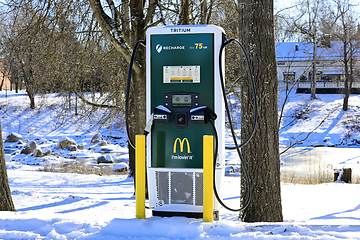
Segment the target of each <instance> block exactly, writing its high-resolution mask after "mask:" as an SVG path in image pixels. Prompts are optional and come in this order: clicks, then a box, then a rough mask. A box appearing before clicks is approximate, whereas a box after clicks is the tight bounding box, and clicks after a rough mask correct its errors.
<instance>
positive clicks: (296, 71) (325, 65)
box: [276, 42, 360, 93]
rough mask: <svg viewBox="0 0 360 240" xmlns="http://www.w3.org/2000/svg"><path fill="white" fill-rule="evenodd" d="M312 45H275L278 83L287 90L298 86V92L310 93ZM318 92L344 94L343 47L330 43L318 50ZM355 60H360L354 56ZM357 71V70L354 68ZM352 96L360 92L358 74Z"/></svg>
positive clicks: (302, 43) (355, 77)
mask: <svg viewBox="0 0 360 240" xmlns="http://www.w3.org/2000/svg"><path fill="white" fill-rule="evenodd" d="M313 49H314V47H313V43H307V42H281V43H277V44H276V60H277V70H278V80H279V82H280V81H282V82H285V83H286V86H287V87H289V88H290V87H291V86H292V84H293V83H296V89H297V92H299V93H304V92H305V93H306V92H310V89H311V79H312V74H313V73H312V72H313V70H312V62H313ZM317 53H318V54H317V59H318V61H317V74H316V78H317V83H316V92H317V93H342V92H343V90H344V81H345V74H344V64H343V59H344V57H343V45H342V43H341V42H331V44H329V45H327V46H318V49H317ZM354 56H355V57H354V60H355V62H356V59H357V58H358V57H359V53H355V55H354ZM355 69H356V67H355ZM353 77H354V81H353V84H352V91H351V92H352V93H360V82H359V77H358V76H357V74H354V75H353Z"/></svg>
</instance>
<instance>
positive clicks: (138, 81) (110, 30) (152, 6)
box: [89, 0, 212, 176]
mask: <svg viewBox="0 0 360 240" xmlns="http://www.w3.org/2000/svg"><path fill="white" fill-rule="evenodd" d="M89 3H90V6H91V8H92V10H93V13H94V16H95V17H96V20H97V22H98V23H99V26H100V27H101V30H102V33H103V34H104V36H105V37H106V38H107V39H108V40H109V41H110V43H111V44H112V45H113V46H114V48H115V49H116V50H117V51H118V53H119V54H120V55H121V56H122V57H123V59H124V60H125V61H126V62H127V63H129V62H130V58H131V53H132V52H133V48H134V46H135V45H136V43H137V42H138V41H139V40H144V39H145V34H146V30H147V28H149V27H151V26H156V25H158V24H167V23H169V24H196V23H200V22H201V19H200V17H201V16H204V15H206V16H207V18H210V17H209V16H210V14H209V11H211V9H212V8H209V7H207V9H206V11H205V10H204V9H203V8H201V4H202V3H200V5H199V3H198V2H197V1H190V0H182V1H180V4H177V3H176V2H174V1H164V2H162V3H160V1H157V0H149V1H147V2H146V4H144V3H145V2H142V1H136V0H126V1H118V5H116V3H115V2H114V1H112V0H108V1H107V3H106V4H105V3H103V2H102V1H100V0H89ZM211 3H212V1H211V2H210V5H211ZM127 5H129V9H130V11H129V12H128V11H127V9H126V7H127ZM119 8H120V10H119ZM106 9H109V11H106ZM201 9H203V11H201ZM204 11H205V12H204ZM129 21H130V22H129ZM130 23H131V24H130ZM126 32H128V33H129V34H125V33H126ZM144 66H145V51H144V49H143V48H141V47H140V48H139V49H138V53H137V55H136V61H135V62H134V66H133V70H132V86H131V91H130V93H131V95H130V105H129V106H130V110H129V116H128V118H130V119H132V121H131V122H129V123H130V124H129V125H130V126H129V127H130V137H131V138H134V135H135V134H141V133H143V130H144V128H145V99H146V98H145V85H146V84H145V67H144ZM128 146H129V158H130V171H129V172H130V175H131V176H133V174H134V173H135V172H134V169H135V166H134V154H135V152H134V149H133V148H132V147H131V146H130V144H129V145H128Z"/></svg>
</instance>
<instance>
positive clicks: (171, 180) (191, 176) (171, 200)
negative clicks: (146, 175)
mask: <svg viewBox="0 0 360 240" xmlns="http://www.w3.org/2000/svg"><path fill="white" fill-rule="evenodd" d="M155 178H156V195H157V200H158V203H159V205H160V206H162V205H163V204H187V205H197V206H202V205H203V174H202V173H199V172H172V171H155Z"/></svg>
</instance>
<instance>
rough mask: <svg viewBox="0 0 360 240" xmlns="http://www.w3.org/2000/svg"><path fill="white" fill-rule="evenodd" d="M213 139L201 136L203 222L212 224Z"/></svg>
mask: <svg viewBox="0 0 360 240" xmlns="http://www.w3.org/2000/svg"><path fill="white" fill-rule="evenodd" d="M213 139H214V137H213V136H203V169H204V175H203V181H204V196H203V220H204V221H205V222H213V221H214V214H213V205H214V198H213V177H214V176H213V168H214V167H213V159H214V142H213V141H214V140H213Z"/></svg>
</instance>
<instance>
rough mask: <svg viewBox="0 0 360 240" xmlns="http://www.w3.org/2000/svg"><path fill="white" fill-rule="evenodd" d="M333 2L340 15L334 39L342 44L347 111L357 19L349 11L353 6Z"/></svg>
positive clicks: (336, 1) (338, 1)
mask: <svg viewBox="0 0 360 240" xmlns="http://www.w3.org/2000/svg"><path fill="white" fill-rule="evenodd" d="M334 2H335V3H336V5H337V9H338V12H340V13H341V17H340V19H339V23H338V24H337V25H336V29H335V31H334V33H335V38H336V39H339V40H340V42H341V44H342V46H341V47H340V49H341V50H342V53H341V55H342V63H343V65H344V74H345V82H344V85H345V86H344V90H345V96H344V101H343V110H344V111H347V110H348V105H349V96H350V92H351V88H352V83H353V78H354V61H355V60H354V59H355V54H356V52H357V49H358V47H359V46H358V43H357V42H356V40H358V37H359V32H358V26H357V20H358V19H356V17H355V13H354V12H353V11H351V8H352V7H354V5H352V4H351V3H350V2H349V1H347V0H335V1H334ZM340 49H339V50H340Z"/></svg>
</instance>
